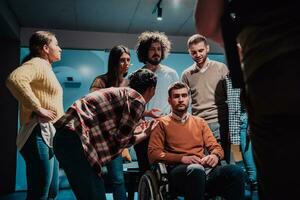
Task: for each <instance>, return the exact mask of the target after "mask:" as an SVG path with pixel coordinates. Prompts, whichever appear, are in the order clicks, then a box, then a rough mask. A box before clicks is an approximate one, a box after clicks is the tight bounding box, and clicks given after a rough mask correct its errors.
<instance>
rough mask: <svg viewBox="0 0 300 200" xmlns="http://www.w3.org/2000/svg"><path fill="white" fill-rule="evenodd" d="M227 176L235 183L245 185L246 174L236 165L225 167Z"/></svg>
mask: <svg viewBox="0 0 300 200" xmlns="http://www.w3.org/2000/svg"><path fill="white" fill-rule="evenodd" d="M225 174H226V176H228V178H229V179H230V180H232V181H234V182H240V183H245V178H246V174H245V172H244V170H243V169H242V168H241V167H238V166H236V165H227V166H226V167H225Z"/></svg>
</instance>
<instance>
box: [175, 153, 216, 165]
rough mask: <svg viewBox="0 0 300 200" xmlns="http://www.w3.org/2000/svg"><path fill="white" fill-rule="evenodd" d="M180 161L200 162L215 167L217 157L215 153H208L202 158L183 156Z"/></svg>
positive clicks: (185, 162) (186, 162)
mask: <svg viewBox="0 0 300 200" xmlns="http://www.w3.org/2000/svg"><path fill="white" fill-rule="evenodd" d="M181 162H182V163H183V164H200V165H203V166H209V167H215V166H216V165H217V164H218V163H219V158H218V157H217V156H216V155H215V154H210V155H207V156H205V157H203V158H199V157H198V156H183V157H182V158H181Z"/></svg>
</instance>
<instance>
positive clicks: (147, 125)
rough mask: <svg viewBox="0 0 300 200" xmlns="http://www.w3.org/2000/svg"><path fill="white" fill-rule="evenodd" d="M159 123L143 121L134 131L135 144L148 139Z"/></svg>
mask: <svg viewBox="0 0 300 200" xmlns="http://www.w3.org/2000/svg"><path fill="white" fill-rule="evenodd" d="M157 124H158V121H156V120H154V119H153V120H150V121H142V122H141V123H140V124H139V125H138V126H137V127H136V128H135V130H134V137H135V144H138V143H140V142H141V141H143V140H144V139H146V138H148V137H149V135H150V133H151V132H152V131H153V129H154V128H155V127H156V126H157Z"/></svg>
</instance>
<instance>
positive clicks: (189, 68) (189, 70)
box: [182, 64, 195, 75]
mask: <svg viewBox="0 0 300 200" xmlns="http://www.w3.org/2000/svg"><path fill="white" fill-rule="evenodd" d="M194 68H195V64H193V65H190V66H188V67H187V68H186V69H185V70H183V72H182V75H188V74H191V72H192V71H193V69H194Z"/></svg>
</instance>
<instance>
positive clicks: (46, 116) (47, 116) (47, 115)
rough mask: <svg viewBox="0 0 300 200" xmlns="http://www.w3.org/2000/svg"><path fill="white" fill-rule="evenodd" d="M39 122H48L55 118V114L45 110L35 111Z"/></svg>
mask: <svg viewBox="0 0 300 200" xmlns="http://www.w3.org/2000/svg"><path fill="white" fill-rule="evenodd" d="M35 113H36V114H37V116H38V119H39V121H40V122H49V121H52V120H54V119H55V118H56V116H57V115H56V112H54V111H52V110H47V109H45V108H39V109H38V110H36V111H35Z"/></svg>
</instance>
